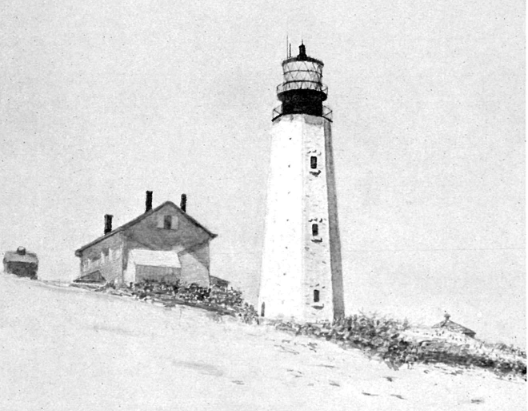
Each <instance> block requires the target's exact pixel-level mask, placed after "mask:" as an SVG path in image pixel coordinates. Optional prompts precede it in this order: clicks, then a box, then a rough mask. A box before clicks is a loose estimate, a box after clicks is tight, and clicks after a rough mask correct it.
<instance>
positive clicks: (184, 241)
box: [75, 191, 216, 287]
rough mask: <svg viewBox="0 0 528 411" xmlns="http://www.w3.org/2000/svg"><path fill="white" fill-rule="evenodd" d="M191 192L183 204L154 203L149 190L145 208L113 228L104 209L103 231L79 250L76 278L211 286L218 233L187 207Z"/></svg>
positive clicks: (95, 280)
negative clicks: (212, 252)
mask: <svg viewBox="0 0 528 411" xmlns="http://www.w3.org/2000/svg"><path fill="white" fill-rule="evenodd" d="M186 203H187V197H186V195H185V194H183V195H182V199H181V203H180V207H177V206H176V205H175V204H174V203H172V202H170V201H166V202H165V203H163V204H161V205H160V206H158V207H156V208H154V209H153V208H152V192H151V191H147V199H146V210H145V213H144V214H142V215H140V216H139V217H137V218H135V219H134V220H132V221H130V222H129V223H127V224H125V225H122V226H121V227H119V228H116V229H114V230H113V229H112V216H111V215H105V229H104V236H103V237H100V238H97V239H96V240H94V241H92V242H91V243H89V244H87V245H85V246H84V247H81V248H79V249H78V250H77V251H75V255H76V256H77V257H79V258H80V259H81V273H80V275H79V277H78V278H77V279H76V280H75V281H76V282H88V283H98V282H112V283H114V284H126V285H129V284H130V283H138V282H141V281H143V280H156V281H165V282H168V283H174V282H176V281H177V280H179V281H180V283H181V284H192V283H196V284H198V285H200V286H202V287H209V285H210V275H209V261H210V259H209V242H210V241H211V240H212V239H213V238H215V237H216V234H213V233H212V232H210V231H209V230H208V229H207V228H205V227H204V226H202V225H201V224H200V223H198V222H197V221H196V220H195V219H194V218H192V217H191V216H189V215H188V214H187V213H186Z"/></svg>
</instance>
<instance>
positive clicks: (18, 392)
mask: <svg viewBox="0 0 528 411" xmlns="http://www.w3.org/2000/svg"><path fill="white" fill-rule="evenodd" d="M0 319H1V322H0V344H1V351H0V409H2V410H24V411H26V410H53V411H59V410H68V411H71V410H76V411H77V410H127V411H131V410H159V411H161V410H163V411H164V410H191V409H192V410H251V411H256V410H303V411H308V410H421V411H423V410H452V409H457V410H465V409H468V410H516V411H519V410H523V409H526V405H525V399H526V398H525V394H526V383H524V382H521V381H506V380H501V379H498V378H497V377H495V376H494V375H493V374H491V373H489V372H486V371H481V370H470V371H467V370H466V371H462V370H461V369H457V368H450V367H447V366H444V367H438V366H430V367H427V366H422V365H420V366H415V367H414V368H413V369H407V368H402V369H400V370H399V371H395V370H392V369H390V368H388V367H387V366H386V365H384V364H381V363H379V362H377V361H374V360H369V359H368V358H366V357H365V356H364V355H363V354H361V353H360V352H359V351H355V350H348V351H345V350H343V349H341V348H339V347H338V346H336V345H334V344H331V343H327V342H324V341H323V342H322V341H319V340H312V339H309V338H306V337H292V336H290V335H288V334H284V333H281V332H278V331H275V330H273V329H271V328H269V327H265V326H260V327H259V326H250V325H245V324H240V323H236V322H233V320H228V319H227V318H225V317H224V318H215V317H214V316H213V315H211V314H208V313H206V312H205V311H201V310H199V309H193V308H188V307H183V306H177V307H175V308H172V309H166V308H163V307H158V306H154V305H150V304H145V303H141V302H138V301H135V300H130V299H120V298H118V297H114V296H110V295H104V294H98V293H91V292H88V291H85V290H81V289H73V288H61V287H56V286H51V285H47V284H44V283H40V282H38V281H31V280H27V279H20V278H17V277H14V276H10V275H6V274H0Z"/></svg>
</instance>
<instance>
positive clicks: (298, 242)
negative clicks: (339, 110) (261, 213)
mask: <svg viewBox="0 0 528 411" xmlns="http://www.w3.org/2000/svg"><path fill="white" fill-rule="evenodd" d="M282 70H283V76H284V77H283V82H282V83H281V84H279V86H278V87H277V97H278V99H279V100H280V102H281V104H280V106H279V107H277V108H275V109H274V110H273V115H272V126H271V161H270V170H269V179H268V193H267V211H266V226H265V237H264V249H263V256H262V258H263V259H262V272H261V279H260V289H259V302H258V307H259V311H260V315H261V316H262V317H269V318H283V319H290V318H294V319H296V320H302V321H308V322H318V321H328V320H333V319H335V318H339V317H342V316H344V313H345V308H344V297H343V275H342V268H341V244H340V238H339V226H338V216H337V197H336V184H335V174H334V160H333V153H332V112H331V110H330V109H329V108H328V107H327V106H325V105H324V101H325V100H326V99H327V96H328V88H327V87H326V86H325V85H323V83H322V77H323V62H322V61H320V60H317V59H315V58H312V57H309V56H308V55H307V54H306V46H305V45H304V44H301V46H300V47H299V54H298V56H297V57H291V56H288V58H287V59H286V60H284V61H283V62H282Z"/></svg>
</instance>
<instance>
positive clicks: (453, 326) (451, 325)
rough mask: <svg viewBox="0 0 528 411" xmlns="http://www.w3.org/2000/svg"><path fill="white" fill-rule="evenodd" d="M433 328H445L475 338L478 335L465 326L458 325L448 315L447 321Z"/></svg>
mask: <svg viewBox="0 0 528 411" xmlns="http://www.w3.org/2000/svg"><path fill="white" fill-rule="evenodd" d="M433 328H445V329H446V330H449V331H453V332H456V333H461V334H466V335H469V336H474V335H475V334H476V333H475V331H473V330H470V329H469V328H466V327H464V326H463V325H460V324H457V323H456V322H454V321H451V320H450V319H449V316H448V315H446V319H445V320H444V321H442V322H439V323H438V324H435V325H433Z"/></svg>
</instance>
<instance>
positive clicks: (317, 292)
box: [314, 290, 319, 303]
mask: <svg viewBox="0 0 528 411" xmlns="http://www.w3.org/2000/svg"><path fill="white" fill-rule="evenodd" d="M318 302H319V290H314V303H318Z"/></svg>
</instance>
